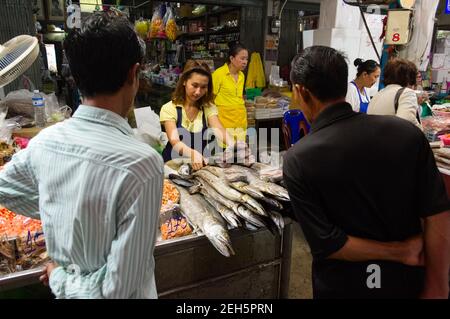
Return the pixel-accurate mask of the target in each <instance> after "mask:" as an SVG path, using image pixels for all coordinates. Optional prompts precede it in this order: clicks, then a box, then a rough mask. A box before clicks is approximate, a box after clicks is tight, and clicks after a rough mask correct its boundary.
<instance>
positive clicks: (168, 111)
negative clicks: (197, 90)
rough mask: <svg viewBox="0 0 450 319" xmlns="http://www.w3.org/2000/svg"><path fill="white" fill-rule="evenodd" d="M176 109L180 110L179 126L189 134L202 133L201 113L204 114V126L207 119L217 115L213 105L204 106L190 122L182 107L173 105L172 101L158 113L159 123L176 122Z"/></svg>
mask: <svg viewBox="0 0 450 319" xmlns="http://www.w3.org/2000/svg"><path fill="white" fill-rule="evenodd" d="M177 107H181V108H182V113H181V114H182V120H181V126H182V127H184V128H185V129H186V130H188V131H189V132H191V133H198V132H201V131H202V128H203V120H202V116H203V111H204V112H205V119H206V124H208V119H209V118H210V117H211V116H213V115H217V114H218V113H217V108H216V106H215V105H213V104H211V105H209V106H204V107H203V111H202V110H199V111H198V114H197V117H196V118H195V119H194V121H190V120H189V118H188V117H187V115H186V111H185V110H184V107H183V106H182V105H175V103H173V102H172V101H170V102H168V103H166V104H164V105H163V107H162V108H161V112H160V113H159V121H160V122H161V123H163V122H165V121H175V122H176V121H177V120H178V116H177V109H176V108H177Z"/></svg>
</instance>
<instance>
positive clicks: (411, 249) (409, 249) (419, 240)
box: [400, 234, 425, 266]
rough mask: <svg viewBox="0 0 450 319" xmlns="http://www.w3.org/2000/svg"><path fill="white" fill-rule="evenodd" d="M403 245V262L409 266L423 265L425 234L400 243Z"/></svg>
mask: <svg viewBox="0 0 450 319" xmlns="http://www.w3.org/2000/svg"><path fill="white" fill-rule="evenodd" d="M400 245H402V247H403V254H402V255H403V256H402V257H401V262H402V263H403V264H405V265H408V266H423V265H424V262H425V259H424V251H423V236H422V234H421V235H417V236H414V237H411V238H408V239H407V240H405V241H403V242H401V243H400Z"/></svg>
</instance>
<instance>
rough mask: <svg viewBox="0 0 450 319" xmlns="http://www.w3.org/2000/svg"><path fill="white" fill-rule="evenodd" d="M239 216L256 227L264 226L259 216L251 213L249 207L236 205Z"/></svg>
mask: <svg viewBox="0 0 450 319" xmlns="http://www.w3.org/2000/svg"><path fill="white" fill-rule="evenodd" d="M238 214H239V217H241V218H242V219H244V220H245V221H246V222H248V223H250V224H252V225H254V226H256V227H264V226H266V224H265V223H264V222H263V221H262V220H261V218H259V216H258V215H256V214H255V213H253V212H252V211H251V210H250V209H248V208H247V207H245V206H242V205H240V206H239V207H238Z"/></svg>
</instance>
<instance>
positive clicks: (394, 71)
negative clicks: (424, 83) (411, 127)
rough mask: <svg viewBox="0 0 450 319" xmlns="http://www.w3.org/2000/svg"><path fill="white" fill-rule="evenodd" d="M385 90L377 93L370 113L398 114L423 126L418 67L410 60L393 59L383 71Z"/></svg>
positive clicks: (370, 107) (370, 106)
mask: <svg viewBox="0 0 450 319" xmlns="http://www.w3.org/2000/svg"><path fill="white" fill-rule="evenodd" d="M383 72H384V73H383V75H384V85H385V86H386V87H385V88H384V89H383V90H381V91H380V92H378V93H377V94H375V96H374V97H373V99H372V101H371V102H370V105H369V111H368V112H367V113H368V114H376V115H396V116H398V117H400V118H402V119H405V120H407V121H410V122H411V123H413V124H415V125H416V126H418V127H419V128H422V126H421V124H420V117H419V113H418V112H419V104H418V99H417V95H416V92H415V91H414V90H415V88H416V84H417V72H418V70H417V67H416V65H415V64H414V63H413V62H411V61H408V60H405V59H400V58H394V59H391V60H390V61H389V62H388V63H387V65H386V67H385V68H384V71H383Z"/></svg>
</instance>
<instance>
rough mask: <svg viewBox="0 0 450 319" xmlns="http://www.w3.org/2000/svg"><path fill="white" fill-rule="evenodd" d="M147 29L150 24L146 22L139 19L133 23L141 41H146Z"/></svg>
mask: <svg viewBox="0 0 450 319" xmlns="http://www.w3.org/2000/svg"><path fill="white" fill-rule="evenodd" d="M149 29H150V24H149V22H148V21H147V20H144V19H142V18H140V19H139V20H137V21H136V22H135V23H134V30H135V31H136V33H137V34H138V35H139V36H140V37H141V39H143V40H146V39H147V36H148V31H149Z"/></svg>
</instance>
